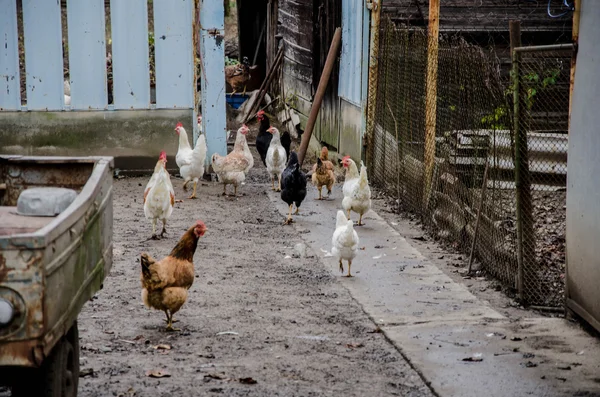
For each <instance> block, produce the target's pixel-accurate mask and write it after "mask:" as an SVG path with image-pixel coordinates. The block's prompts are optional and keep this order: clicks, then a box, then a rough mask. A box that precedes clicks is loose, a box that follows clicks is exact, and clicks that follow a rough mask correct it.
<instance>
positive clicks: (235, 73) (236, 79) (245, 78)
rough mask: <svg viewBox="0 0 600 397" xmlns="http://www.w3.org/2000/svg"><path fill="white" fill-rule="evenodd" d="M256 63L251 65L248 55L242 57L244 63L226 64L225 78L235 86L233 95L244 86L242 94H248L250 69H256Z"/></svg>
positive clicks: (232, 86)
mask: <svg viewBox="0 0 600 397" xmlns="http://www.w3.org/2000/svg"><path fill="white" fill-rule="evenodd" d="M256 67H257V66H256V65H254V66H250V63H249V62H248V57H244V58H242V63H238V64H237V65H228V66H225V80H227V83H228V84H229V85H230V86H231V88H233V92H232V93H231V95H233V94H235V93H236V92H237V91H239V90H240V89H241V88H242V87H243V88H244V92H243V94H242V95H246V84H248V82H249V81H250V77H251V76H250V71H251V70H254V69H256Z"/></svg>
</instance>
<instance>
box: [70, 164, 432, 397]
mask: <svg viewBox="0 0 600 397" xmlns="http://www.w3.org/2000/svg"><path fill="white" fill-rule="evenodd" d="M265 174H266V171H265V169H264V167H263V165H262V163H261V162H260V159H259V158H258V157H257V158H256V160H255V168H254V169H253V170H252V171H251V175H249V176H250V178H249V180H250V181H249V182H248V184H246V185H245V186H243V187H242V188H241V193H242V194H243V196H241V197H238V198H227V197H223V196H221V195H220V193H221V191H222V187H221V185H219V184H216V183H203V184H202V186H199V194H198V196H199V199H198V200H187V199H186V200H184V202H183V203H178V204H176V208H175V210H174V212H173V215H172V217H171V219H170V222H169V224H168V232H169V234H168V236H167V237H166V238H165V239H163V240H161V241H152V240H148V241H146V238H148V237H149V236H150V234H151V226H150V223H149V222H148V221H147V220H146V219H144V213H143V208H142V202H141V197H142V191H143V186H145V184H146V181H147V178H126V179H121V180H115V184H114V235H113V241H114V263H113V268H112V271H111V273H110V275H109V277H108V278H107V280H106V281H105V284H104V289H103V290H102V291H100V292H99V293H98V295H97V298H96V299H94V300H92V301H91V302H88V303H87V304H86V306H85V308H84V310H83V312H82V313H81V315H80V317H79V327H80V328H79V331H80V338H81V361H82V377H81V378H80V386H79V396H80V397H91V396H133V395H135V396H156V395H160V396H167V395H168V396H190V395H212V394H215V395H217V394H222V395H228V396H232V395H235V396H241V395H254V396H259V395H260V396H292V395H293V396H321V395H323V396H326V395H347V396H364V395H369V396H376V395H401V396H429V395H431V392H430V391H429V389H428V388H427V386H426V385H425V384H424V383H423V381H422V380H421V378H420V377H419V375H418V374H417V373H416V372H415V371H414V370H413V369H411V367H410V366H409V365H408V364H407V362H406V361H405V360H404V359H403V358H402V356H401V354H400V353H399V352H398V351H397V350H396V349H395V348H394V347H393V346H392V345H391V344H390V343H388V341H387V340H386V339H385V338H384V336H383V334H381V333H378V332H376V328H375V325H374V324H373V322H372V321H371V320H370V319H369V318H368V317H367V315H366V314H365V313H364V312H363V310H362V309H361V307H360V305H359V304H358V303H357V302H355V301H354V300H353V299H352V298H351V296H350V294H349V293H348V291H347V290H346V289H345V288H344V287H342V285H341V284H340V283H339V282H338V281H337V280H336V277H335V276H332V275H331V274H330V273H329V271H328V270H327V269H326V268H325V267H324V266H323V265H322V264H321V263H320V262H319V259H318V256H317V255H316V254H315V253H314V252H312V251H310V249H307V251H306V256H305V257H298V255H297V254H296V251H295V249H294V246H295V245H296V244H297V243H299V242H300V237H299V235H298V234H297V232H295V231H294V229H293V228H291V227H286V226H283V225H282V221H283V219H282V217H281V216H280V215H279V213H278V212H277V211H276V209H275V208H273V207H272V206H271V204H270V201H269V199H268V198H267V196H266V189H268V188H269V187H268V186H267V185H266V184H265V183H264V182H266V175H265ZM173 184H174V186H175V189H176V193H177V194H178V195H179V197H178V198H184V197H185V196H184V193H183V191H182V188H181V186H182V181H181V179H175V178H174V179H173ZM238 193H239V192H238ZM196 219H202V220H203V221H204V222H205V223H206V225H207V227H208V232H207V234H206V235H205V236H204V238H202V239H201V240H200V243H199V246H198V249H197V251H196V255H195V259H194V260H195V270H196V281H195V283H194V285H193V286H192V288H191V290H190V295H189V298H188V302H187V303H186V304H185V305H184V306H183V308H182V310H181V311H180V312H179V313H178V314H177V315H176V319H178V320H180V322H178V323H177V324H176V326H178V327H180V328H181V329H182V331H181V332H175V333H168V332H166V331H165V330H164V326H165V324H164V322H163V317H164V315H163V313H161V312H158V311H152V310H150V309H147V308H146V307H144V305H143V304H142V301H141V297H140V281H139V274H140V265H139V256H140V254H141V253H142V252H144V251H147V252H149V253H150V254H151V255H153V256H155V257H159V258H160V257H162V256H164V255H166V254H168V252H169V251H170V250H171V248H172V247H173V246H174V245H175V244H176V242H177V241H178V239H179V237H180V235H181V234H182V233H183V232H184V230H185V229H186V228H188V227H189V226H190V225H191V224H192V223H193V222H194V221H195V220H196ZM220 333H224V334H220ZM163 345H165V346H163ZM164 347H167V349H164ZM157 370H160V371H166V372H168V373H169V374H170V376H169V377H163V378H152V377H149V376H148V375H147V373H148V371H157Z"/></svg>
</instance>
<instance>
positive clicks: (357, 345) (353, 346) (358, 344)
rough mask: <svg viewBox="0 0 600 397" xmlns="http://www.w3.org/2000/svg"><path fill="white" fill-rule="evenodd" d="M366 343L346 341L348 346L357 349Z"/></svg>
mask: <svg viewBox="0 0 600 397" xmlns="http://www.w3.org/2000/svg"><path fill="white" fill-rule="evenodd" d="M363 346H364V345H363V344H362V343H346V347H348V348H350V349H356V348H359V347H363Z"/></svg>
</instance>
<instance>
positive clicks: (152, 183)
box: [144, 151, 175, 240]
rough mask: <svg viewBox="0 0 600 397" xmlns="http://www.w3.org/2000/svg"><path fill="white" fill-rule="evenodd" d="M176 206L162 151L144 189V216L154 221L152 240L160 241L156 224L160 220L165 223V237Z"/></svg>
mask: <svg viewBox="0 0 600 397" xmlns="http://www.w3.org/2000/svg"><path fill="white" fill-rule="evenodd" d="M174 204H175V191H174V190H173V185H172V184H171V176H170V175H169V172H168V171H167V154H166V153H165V152H164V151H162V152H160V157H159V158H158V161H157V162H156V166H155V167H154V173H153V174H152V177H151V178H150V180H149V181H148V184H147V185H146V189H144V215H146V218H147V219H151V220H152V239H154V240H156V239H158V236H157V235H156V223H157V221H158V220H159V219H160V220H161V221H162V223H163V228H162V231H161V233H160V236H161V237H162V236H164V235H165V233H166V232H167V219H169V217H170V216H171V213H172V212H173V205H174Z"/></svg>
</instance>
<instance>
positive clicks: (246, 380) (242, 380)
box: [238, 378, 257, 385]
mask: <svg viewBox="0 0 600 397" xmlns="http://www.w3.org/2000/svg"><path fill="white" fill-rule="evenodd" d="M238 380H239V381H240V383H243V384H245V385H254V384H256V383H257V382H256V380H254V379H252V378H239V379H238Z"/></svg>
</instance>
